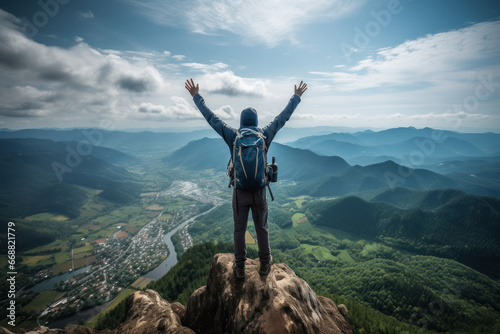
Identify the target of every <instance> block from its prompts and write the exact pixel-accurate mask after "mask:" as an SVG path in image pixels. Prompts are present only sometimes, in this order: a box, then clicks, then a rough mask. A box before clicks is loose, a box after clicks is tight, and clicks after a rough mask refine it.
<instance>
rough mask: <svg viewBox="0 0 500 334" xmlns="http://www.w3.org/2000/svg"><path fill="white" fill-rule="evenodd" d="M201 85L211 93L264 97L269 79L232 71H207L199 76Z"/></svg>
mask: <svg viewBox="0 0 500 334" xmlns="http://www.w3.org/2000/svg"><path fill="white" fill-rule="evenodd" d="M199 82H200V85H201V86H202V87H204V89H205V90H207V91H208V92H210V93H214V94H222V95H227V96H249V97H264V96H265V95H266V88H267V86H268V85H269V81H268V80H263V79H254V78H242V77H239V76H237V75H235V74H234V73H233V72H232V71H224V72H215V73H206V74H204V75H203V76H201V77H200V78H199Z"/></svg>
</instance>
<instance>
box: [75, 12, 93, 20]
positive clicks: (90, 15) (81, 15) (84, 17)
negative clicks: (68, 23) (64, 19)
mask: <svg viewBox="0 0 500 334" xmlns="http://www.w3.org/2000/svg"><path fill="white" fill-rule="evenodd" d="M78 17H79V18H80V19H82V20H92V19H93V18H94V13H92V12H91V11H90V10H88V11H86V12H79V13H78Z"/></svg>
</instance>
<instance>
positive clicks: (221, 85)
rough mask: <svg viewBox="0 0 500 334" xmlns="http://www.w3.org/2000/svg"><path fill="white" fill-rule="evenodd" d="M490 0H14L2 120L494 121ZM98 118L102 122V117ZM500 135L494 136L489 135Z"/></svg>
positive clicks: (182, 124) (5, 8)
mask: <svg viewBox="0 0 500 334" xmlns="http://www.w3.org/2000/svg"><path fill="white" fill-rule="evenodd" d="M499 18H500V5H499V4H498V2H497V1H491V0H489V1H486V0H482V1H475V2H471V1H462V0H461V1H453V2H449V1H443V0H440V1H430V0H424V1H410V0H401V1H396V0H385V1H382V0H377V1H349V0H324V1H323V0H322V1H315V2H314V3H312V4H311V3H310V2H309V1H305V0H296V1H284V0H276V1H229V0H215V1H208V0H193V1H168V2H163V1H160V0H144V1H139V0H112V1H106V2H102V1H98V0H90V1H85V2H79V1H70V0H41V1H36V0H22V1H16V2H8V3H3V4H2V5H0V99H1V101H2V102H1V103H0V128H9V129H22V128H42V127H51V128H52V127H59V128H72V127H98V126H102V124H111V125H112V127H113V128H115V129H131V128H133V129H141V128H145V129H147V128H191V127H194V128H199V127H202V126H204V121H203V120H202V118H201V115H200V114H199V112H198V111H197V110H196V108H195V106H194V104H193V102H192V100H191V98H190V96H189V94H188V93H187V92H186V91H185V89H184V84H183V83H184V80H185V79H186V78H190V77H192V78H193V79H194V80H195V81H197V82H199V83H200V93H201V94H202V95H203V96H204V98H205V100H206V101H207V103H208V105H209V106H210V107H211V108H213V109H214V110H215V111H216V112H217V113H218V115H219V116H221V117H222V118H223V119H224V120H226V121H227V122H228V123H229V124H231V125H233V126H236V125H237V124H238V119H239V113H240V111H241V110H242V109H244V108H245V107H247V106H253V107H254V108H256V109H257V110H258V112H259V114H260V122H261V124H262V123H265V122H267V121H269V120H271V119H272V118H273V117H274V116H275V115H276V114H277V113H278V112H280V111H281V110H282V109H283V107H284V106H285V105H286V103H287V101H288V99H289V98H290V96H291V95H292V93H293V85H294V84H298V82H300V80H304V81H306V82H307V83H308V87H309V89H308V91H307V92H306V93H305V95H304V96H303V101H302V103H301V105H300V106H299V107H298V109H297V110H296V112H295V113H294V115H293V117H292V119H291V121H290V123H289V126H290V127H313V126H336V127H352V128H370V129H386V128H391V127H407V126H414V127H417V128H422V127H432V128H441V129H452V130H456V131H471V130H473V131H474V130H477V131H482V130H490V131H491V130H493V131H495V130H498V129H500V113H499V109H500V108H499V107H500V58H499V57H498V55H499V54H500V19H499ZM103 122H104V123H103ZM496 132H498V131H496Z"/></svg>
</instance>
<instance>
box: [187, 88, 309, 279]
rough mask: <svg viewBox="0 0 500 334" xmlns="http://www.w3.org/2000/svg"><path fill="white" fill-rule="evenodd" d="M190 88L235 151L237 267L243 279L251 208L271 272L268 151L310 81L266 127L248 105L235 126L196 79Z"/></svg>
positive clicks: (263, 263) (264, 265)
mask: <svg viewBox="0 0 500 334" xmlns="http://www.w3.org/2000/svg"><path fill="white" fill-rule="evenodd" d="M185 87H186V89H187V90H188V91H189V93H190V94H191V96H192V97H193V100H194V103H195V104H196V106H197V107H198V109H199V110H200V111H201V114H202V115H203V117H205V119H206V120H207V122H208V124H210V126H211V127H212V128H213V129H214V130H215V131H216V132H217V133H218V134H219V135H220V136H221V137H222V139H224V141H225V142H226V144H227V145H228V146H229V149H230V151H231V159H230V161H229V164H228V175H230V176H231V183H230V185H233V186H234V191H233V219H234V257H235V264H234V266H233V270H234V272H235V274H236V277H237V278H239V279H244V278H245V261H246V254H247V251H246V244H245V233H246V229H247V223H248V212H249V211H250V209H251V210H252V217H253V221H254V225H255V231H256V232H257V244H258V246H259V260H260V269H259V273H260V274H261V275H267V274H268V273H269V271H270V269H271V264H272V257H271V247H270V245H269V229H268V226H267V196H266V188H265V187H266V185H268V177H269V176H268V172H267V169H268V167H267V151H268V150H269V145H271V142H272V141H273V139H274V136H276V133H277V132H278V131H279V130H280V129H281V128H282V127H283V126H284V125H285V123H286V122H287V121H288V120H289V119H290V116H292V113H293V111H294V110H295V108H296V107H297V105H298V104H299V102H300V97H301V96H302V94H303V93H304V92H305V91H306V89H307V84H305V83H304V82H302V81H301V82H300V84H299V87H298V88H297V86H296V85H295V94H294V95H293V96H292V98H291V99H290V101H289V102H288V104H287V106H286V107H285V109H283V111H282V112H281V113H280V114H279V115H278V116H276V118H275V119H274V120H273V121H271V122H270V123H269V124H267V125H266V126H265V127H263V128H259V127H257V126H258V116H257V111H256V110H255V109H254V108H246V109H244V110H243V111H242V112H241V116H240V127H239V129H235V128H233V127H231V126H229V125H228V124H227V123H225V122H224V121H223V120H221V119H220V118H219V117H218V116H217V115H215V114H214V113H213V111H212V110H210V109H209V108H208V107H207V106H206V104H205V100H204V99H203V97H201V95H200V94H199V90H200V88H199V85H198V84H196V85H195V84H194V81H193V79H190V80H186V85H185Z"/></svg>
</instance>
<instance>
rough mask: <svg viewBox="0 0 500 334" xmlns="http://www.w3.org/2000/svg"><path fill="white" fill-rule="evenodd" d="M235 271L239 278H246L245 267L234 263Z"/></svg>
mask: <svg viewBox="0 0 500 334" xmlns="http://www.w3.org/2000/svg"><path fill="white" fill-rule="evenodd" d="M233 271H234V274H235V275H236V278H237V279H245V267H238V266H237V265H236V263H235V264H233Z"/></svg>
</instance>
